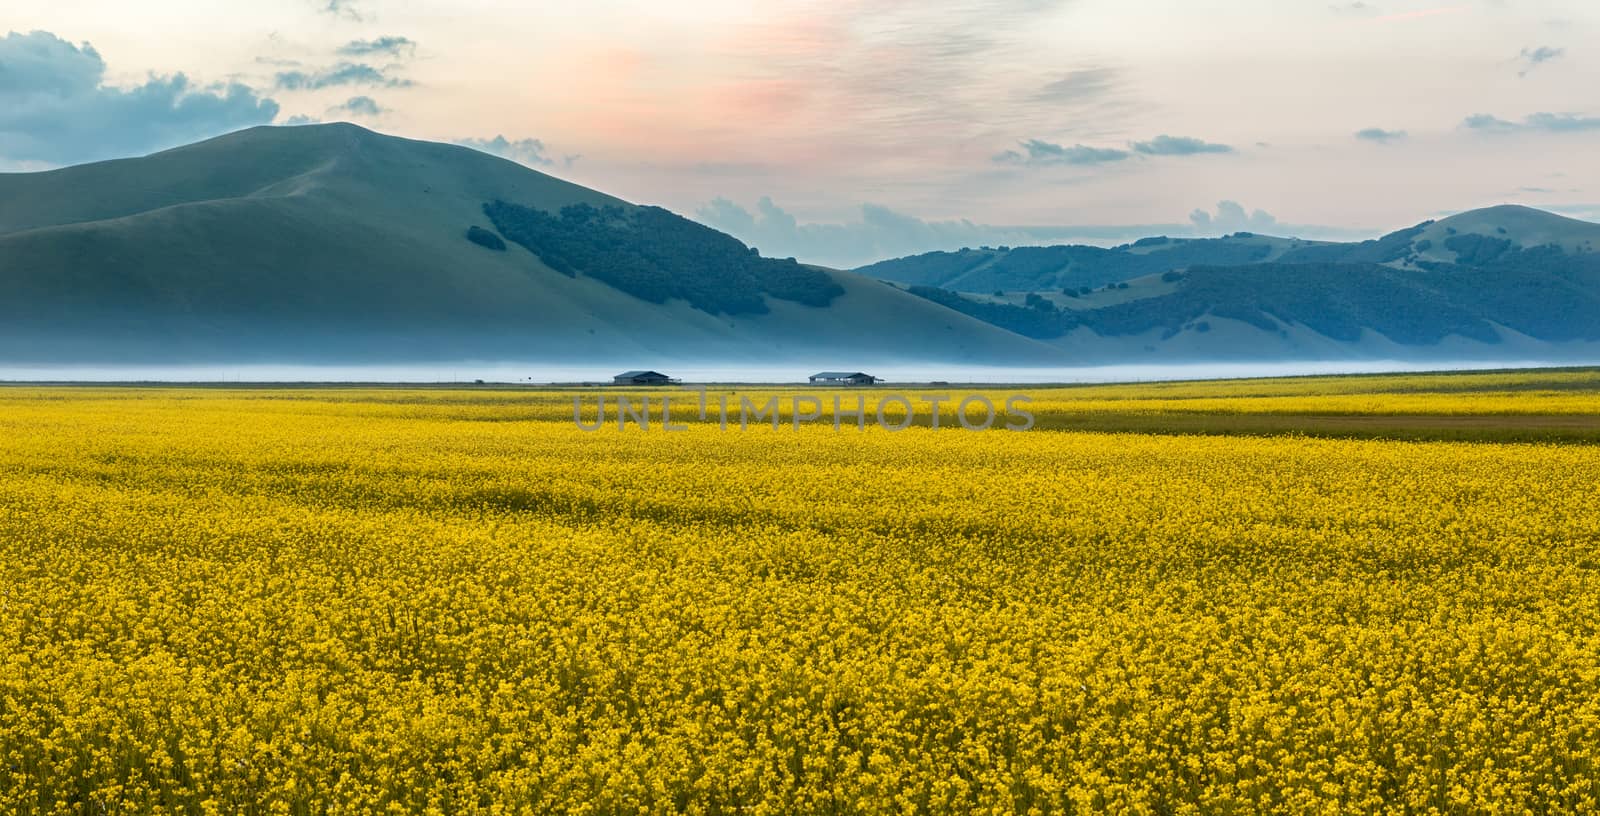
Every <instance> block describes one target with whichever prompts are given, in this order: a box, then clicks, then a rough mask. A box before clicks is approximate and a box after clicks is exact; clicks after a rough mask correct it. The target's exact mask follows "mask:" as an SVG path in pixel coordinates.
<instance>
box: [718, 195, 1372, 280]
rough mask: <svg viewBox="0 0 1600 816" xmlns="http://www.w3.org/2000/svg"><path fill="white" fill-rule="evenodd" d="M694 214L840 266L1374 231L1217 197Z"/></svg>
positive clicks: (731, 207)
mask: <svg viewBox="0 0 1600 816" xmlns="http://www.w3.org/2000/svg"><path fill="white" fill-rule="evenodd" d="M695 218H697V219H698V220H699V221H701V222H702V223H704V224H707V225H709V226H711V227H714V228H716V229H719V230H722V231H723V232H726V233H728V234H730V235H732V236H734V237H735V238H738V239H739V240H741V241H744V242H745V243H747V244H749V245H751V246H754V247H757V248H759V249H760V250H761V252H762V254H763V255H767V256H769V257H778V258H783V257H791V256H792V257H795V258H799V259H801V260H803V261H807V262H810V263H819V264H825V265H828V266H833V267H839V268H847V269H848V268H856V267H860V266H864V265H866V264H870V263H875V262H877V261H882V260H887V259H889V258H899V257H904V256H907V255H917V254H920V253H923V252H936V251H953V250H958V249H961V248H962V247H977V246H1047V245H1052V244H1068V243H1076V244H1094V245H1100V246H1110V245H1115V244H1122V243H1127V242H1130V241H1134V240H1137V239H1139V238H1144V237H1148V236H1152V235H1168V236H1174V237H1204V236H1212V235H1221V234H1224V233H1231V232H1238V231H1240V230H1245V231H1250V232H1257V231H1261V232H1268V231H1276V232H1279V233H1286V234H1292V235H1298V236H1300V237H1305V238H1330V239H1332V238H1339V239H1348V238H1368V237H1372V236H1373V235H1374V234H1375V233H1374V232H1373V231H1370V230H1352V229H1341V228H1337V227H1318V226H1305V225H1293V224H1283V223H1280V222H1278V220H1277V219H1276V218H1274V217H1272V216H1271V215H1269V214H1267V213H1265V212H1262V211H1260V210H1257V211H1256V212H1255V213H1254V214H1246V212H1245V210H1244V208H1243V207H1241V206H1240V205H1238V204H1236V203H1233V202H1223V203H1222V204H1219V205H1218V206H1217V212H1216V214H1215V215H1213V214H1212V213H1210V212H1206V211H1203V210H1196V211H1195V214H1194V215H1192V216H1191V221H1190V222H1189V223H1187V224H1114V225H1065V226H993V225H987V224H977V223H974V222H972V221H968V220H965V219H963V220H955V221H925V220H922V219H920V218H917V217H915V216H911V215H907V214H905V213H901V212H896V211H895V210H892V209H890V208H888V207H883V206H879V205H875V204H866V205H863V206H862V207H861V209H860V214H859V217H858V218H857V219H855V220H851V221H847V222H844V223H801V222H800V220H799V219H797V218H796V217H795V216H794V215H792V214H790V213H789V212H787V211H785V210H784V209H783V208H781V207H779V206H778V205H777V204H775V203H773V201H772V199H771V198H767V197H763V198H762V199H761V200H760V201H758V202H757V203H756V207H755V212H751V211H750V210H748V209H746V208H744V207H742V206H740V205H738V204H736V203H734V202H733V201H730V200H728V199H726V198H718V199H716V200H714V201H711V202H710V203H708V204H706V205H705V206H703V207H701V208H699V209H698V210H697V211H696V212H695Z"/></svg>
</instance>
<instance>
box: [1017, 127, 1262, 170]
mask: <svg viewBox="0 0 1600 816" xmlns="http://www.w3.org/2000/svg"><path fill="white" fill-rule="evenodd" d="M1018 147H1020V148H1021V149H1020V150H1016V149H1012V150H1005V151H1002V152H1000V153H998V154H996V155H995V156H993V161H994V162H995V163H997V164H1018V165H1029V166H1035V167H1043V166H1049V165H1079V166H1087V165H1095V164H1110V163H1112V162H1120V161H1126V160H1128V159H1130V158H1133V157H1135V156H1200V155H1206V154H1221V153H1234V152H1236V151H1235V150H1234V148H1233V147H1232V146H1231V145H1225V144H1217V143H1215V142H1207V141H1204V140H1202V139H1195V138H1192V137H1189V136H1168V135H1166V134H1162V135H1160V136H1157V137H1155V138H1154V139H1150V140H1148V141H1143V142H1129V143H1128V147H1127V149H1122V148H1118V147H1093V146H1091V145H1084V144H1074V145H1061V144H1056V143H1055V142H1047V141H1045V140H1043V139H1028V140H1026V141H1024V142H1021V143H1019V144H1018Z"/></svg>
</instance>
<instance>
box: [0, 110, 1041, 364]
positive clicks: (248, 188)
mask: <svg viewBox="0 0 1600 816" xmlns="http://www.w3.org/2000/svg"><path fill="white" fill-rule="evenodd" d="M447 358H448V359H465V358H475V359H507V360H551V361H589V360H616V361H627V362H636V363H641V364H647V365H658V364H663V363H665V362H667V361H671V360H675V359H683V360H687V359H717V360H744V361H758V360H766V359H812V358H815V359H817V360H819V361H821V360H823V359H826V360H827V361H828V362H834V363H836V362H837V361H840V360H870V359H889V358H912V359H917V358H920V359H939V360H951V361H967V362H974V363H983V362H1008V363H1024V364H1027V363H1033V364H1045V363H1060V362H1062V361H1063V360H1064V359H1065V356H1064V355H1063V354H1061V353H1060V352H1059V351H1058V350H1056V349H1054V348H1052V347H1050V346H1047V345H1044V344H1041V343H1038V342H1036V341H1033V340H1030V339H1027V338H1023V337H1020V336H1018V335H1016V334H1014V333H1011V332H1008V331H1004V330H1001V329H999V328H997V327H995V326H992V325H990V324H988V323H985V322H981V321H978V320H975V319H972V318H970V317H967V316H963V315H961V314H959V313H956V312H954V311H951V310H949V309H946V308H944V307H942V306H939V305H937V304H934V303H932V302H930V301H928V300H926V299H923V298H917V297H914V296H912V295H909V294H907V293H905V292H902V291H900V290H898V289H895V288H892V287H888V286H884V285H882V284H881V283H878V282H876V281H873V280H870V279H867V278H863V277H861V276H858V275H855V274H852V273H849V272H839V271H834V270H826V269H821V268H818V267H812V266H806V265H803V264H800V263H797V262H795V261H794V260H792V259H787V260H777V259H768V258H761V257H759V256H758V255H756V254H755V252H754V251H753V250H751V249H749V248H747V247H745V246H744V245H743V244H741V243H739V242H738V241H736V240H734V239H733V238H730V237H728V236H726V235H724V234H722V233H719V232H716V231H715V230H712V229H710V228H707V227H704V226H701V225H699V224H696V223H694V222H691V221H688V220H686V219H683V218H680V217H678V216H676V215H673V214H672V213H669V212H667V211H665V210H662V209H659V208H655V207H641V206H636V205H634V204H631V203H628V202H625V201H622V200H619V199H616V198H613V197H611V196H607V195H605V194H602V193H599V192H596V191H594V190H589V189H585V188H583V187H580V186H577V185H574V184H570V183H567V182H564V181H561V180H559V179H556V178H553V177H551V176H548V175H545V174H542V173H538V172H535V171H533V170H530V169H528V168H526V167H523V166H521V165H518V164H515V163H512V162H509V161H505V160H502V159H499V158H496V157H493V156H490V155H487V154H484V153H480V152H477V151H473V150H469V149H466V148H462V147H457V146H453V145H445V144H436V143H430V142H421V141H413V140H408V139H399V138H394V137H390V136H383V135H379V134H376V133H373V132H371V131H367V130H364V129H362V128H359V127H356V126H353V125H347V124H337V125H318V126H306V127H290V128H274V127H263V128H254V129H251V130H246V131H241V132H238V133H234V134H230V135H228V136H223V137H220V138H217V139H213V140H210V141H207V142H202V143H200V144H196V145H190V146H188V147H183V148H178V149H176V150H171V151H167V152H164V153H158V154H155V155H152V156H148V157H144V158H138V159H128V160H120V161H111V162H101V163H96V164H90V165H83V166H78V167H70V168H66V169H62V170H55V171H50V172H44V173H28V174H0V361H3V362H67V361H82V362H126V361H164V362H174V361H204V360H275V361H338V362H355V361H386V360H387V361H418V360H426V359H447Z"/></svg>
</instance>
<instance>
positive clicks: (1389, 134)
mask: <svg viewBox="0 0 1600 816" xmlns="http://www.w3.org/2000/svg"><path fill="white" fill-rule="evenodd" d="M1407 136H1408V134H1407V133H1406V132H1405V131H1403V130H1384V129H1383V128H1375V127H1374V128H1366V129H1364V130H1358V131H1356V138H1357V139H1360V140H1362V141H1364V142H1376V143H1378V144H1389V143H1391V142H1399V141H1404V140H1405V139H1406V137H1407Z"/></svg>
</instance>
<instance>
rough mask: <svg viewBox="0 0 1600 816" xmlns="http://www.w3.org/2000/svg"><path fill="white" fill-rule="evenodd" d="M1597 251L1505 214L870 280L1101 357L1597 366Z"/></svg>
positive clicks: (1562, 231)
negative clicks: (1371, 231)
mask: <svg viewBox="0 0 1600 816" xmlns="http://www.w3.org/2000/svg"><path fill="white" fill-rule="evenodd" d="M1597 247H1600V224H1591V223H1588V222H1584V221H1576V220H1573V219H1569V218H1563V217H1561V216H1557V215H1554V214H1552V213H1547V212H1542V211H1539V210H1533V209H1529V208H1526V207H1515V206H1502V207H1491V208H1487V209H1482V210H1474V211H1471V212H1467V213H1462V214H1460V215H1456V216H1452V217H1450V218H1447V219H1444V220H1442V221H1437V222H1426V223H1423V224H1419V225H1417V226H1415V227H1411V228H1408V229H1403V230H1399V231H1397V232H1394V233H1390V234H1389V235H1386V236H1384V237H1382V238H1378V239H1374V240H1370V241H1362V242H1353V243H1316V242H1305V241H1297V240H1294V239H1285V238H1271V237H1266V236H1258V235H1249V234H1238V235H1233V236H1228V237H1226V238H1220V239H1210V240H1173V239H1167V238H1154V239H1146V240H1143V241H1139V242H1136V243H1134V244H1129V245H1126V246H1122V247H1117V248H1114V249H1097V248H1093V247H1041V248H1018V249H990V250H965V251H963V252H958V253H931V254H929V255H923V256H916V257H913V258H904V259H899V260H896V261H889V262H886V263H883V264H877V265H874V266H872V267H867V268H864V269H862V270H860V271H862V272H863V273H866V274H877V275H882V276H885V279H886V280H890V281H892V282H894V283H896V284H897V285H901V286H903V287H904V288H905V289H906V290H907V291H909V292H911V293H913V294H917V295H919V296H922V297H925V298H927V299H929V300H932V301H934V302H937V303H939V304H941V305H944V306H948V307H950V308H952V309H955V310H958V311H961V312H964V313H966V314H969V315H972V316H974V317H977V318H979V319H981V320H985V321H987V322H990V323H993V324H994V325H996V326H1000V327H1004V328H1006V329H1008V330H1010V331H1014V332H1017V333H1019V334H1023V335H1025V336H1028V337H1033V338H1036V339H1040V340H1044V341H1048V342H1052V343H1055V344H1056V345H1058V346H1061V347H1063V348H1067V349H1071V350H1073V351H1076V352H1078V353H1079V354H1083V355H1089V356H1094V357H1117V358H1125V357H1128V356H1140V355H1147V354H1151V353H1158V354H1165V355H1169V356H1185V357H1209V358H1215V357H1233V358H1256V359H1282V358H1286V357H1287V358H1305V357H1317V358H1330V357H1332V358H1337V357H1359V356H1375V355H1377V356H1387V357H1392V358H1407V357H1429V356H1447V355H1458V356H1459V355H1463V354H1465V355H1470V356H1473V357H1474V358H1476V359H1492V358H1504V357H1508V356H1518V357H1524V358H1527V357H1528V356H1530V355H1532V356H1535V357H1538V356H1544V355H1555V356H1568V355H1576V356H1580V357H1593V356H1594V355H1595V354H1596V353H1597V352H1600V253H1597V252H1596V251H1595V250H1596V248H1597ZM967 263H970V264H972V265H970V266H966V267H965V268H964V270H963V271H957V270H961V269H962V268H963V265H964V264H967ZM926 281H940V282H939V283H927V282H926ZM1063 281H1065V283H1064V284H1063ZM1085 281H1087V282H1085ZM1057 284H1062V285H1060V286H1057ZM1080 284H1081V285H1080ZM991 288H992V289H993V290H995V291H993V293H992V294H989V293H988V292H989V291H990V290H991ZM980 292H982V293H983V294H978V293H980Z"/></svg>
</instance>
